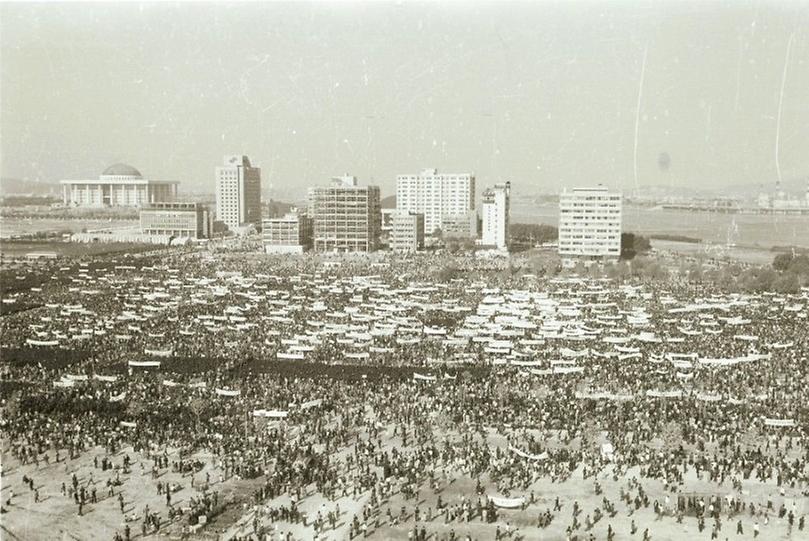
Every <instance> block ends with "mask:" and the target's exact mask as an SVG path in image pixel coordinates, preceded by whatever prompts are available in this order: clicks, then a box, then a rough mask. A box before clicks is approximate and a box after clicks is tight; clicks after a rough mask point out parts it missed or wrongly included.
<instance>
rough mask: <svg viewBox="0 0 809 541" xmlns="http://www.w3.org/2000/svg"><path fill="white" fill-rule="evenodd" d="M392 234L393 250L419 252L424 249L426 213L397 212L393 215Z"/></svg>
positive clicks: (391, 243)
mask: <svg viewBox="0 0 809 541" xmlns="http://www.w3.org/2000/svg"><path fill="white" fill-rule="evenodd" d="M392 218H393V219H392V222H393V229H392V230H391V234H390V249H391V251H392V252H403V253H405V252H417V251H419V250H423V249H424V215H423V214H416V213H415V212H396V213H395V214H393V217H392Z"/></svg>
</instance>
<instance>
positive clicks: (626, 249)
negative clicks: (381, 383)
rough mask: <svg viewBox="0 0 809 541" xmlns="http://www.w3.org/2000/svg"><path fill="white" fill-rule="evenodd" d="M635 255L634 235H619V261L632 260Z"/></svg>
mask: <svg viewBox="0 0 809 541" xmlns="http://www.w3.org/2000/svg"><path fill="white" fill-rule="evenodd" d="M636 254H637V252H636V251H635V234H634V233H621V259H634V257H635V255H636Z"/></svg>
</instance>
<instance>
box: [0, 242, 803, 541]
mask: <svg viewBox="0 0 809 541" xmlns="http://www.w3.org/2000/svg"><path fill="white" fill-rule="evenodd" d="M450 267H452V268H456V269H464V271H463V272H462V273H461V275H460V276H454V275H453V276H450V277H448V276H447V273H446V272H441V269H447V268H450ZM50 271H51V272H52V274H53V276H54V279H53V280H51V283H47V282H45V283H42V285H41V287H39V286H37V287H34V288H33V289H31V290H27V291H21V292H19V293H18V294H17V295H18V297H19V298H18V302H24V303H26V304H27V305H31V306H35V308H32V309H28V310H24V311H20V312H16V313H13V314H9V315H6V316H4V317H2V318H1V319H0V344H1V345H2V347H3V352H4V357H5V360H4V362H3V368H2V370H3V373H2V381H0V383H2V385H3V389H4V392H3V407H4V415H3V419H2V422H1V423H2V434H3V445H4V447H3V454H4V461H3V462H4V464H5V463H6V462H7V461H6V460H5V458H6V456H8V457H13V459H14V460H15V461H17V462H18V463H19V464H20V465H21V466H26V467H30V465H32V464H33V465H34V472H36V471H37V470H39V469H40V468H46V467H48V466H50V465H51V464H56V465H57V466H59V468H61V465H62V464H64V469H61V470H60V469H57V470H55V471H61V473H60V475H62V476H63V477H64V482H63V489H62V491H61V492H62V494H61V495H59V496H57V497H61V498H64V499H65V500H67V501H72V502H73V503H72V505H73V506H75V510H76V514H77V515H82V516H83V515H84V514H85V513H86V511H87V509H88V508H92V507H93V506H96V505H100V503H99V502H103V501H104V500H105V499H107V498H114V499H115V500H114V501H117V502H118V507H119V508H120V513H121V517H122V519H123V522H124V523H126V526H125V528H120V529H119V530H116V531H115V532H113V534H112V535H111V536H110V537H113V536H114V537H115V538H116V539H130V538H131V536H132V535H133V533H132V531H131V530H132V529H135V530H136V531H139V532H140V533H141V535H143V536H146V535H151V534H152V533H154V532H163V531H166V529H171V528H180V529H184V530H186V531H188V529H189V528H190V527H193V528H194V530H193V531H199V528H203V527H205V526H206V524H209V523H210V522H211V521H215V520H216V519H217V517H219V516H221V515H222V514H223V513H225V511H226V510H227V509H228V508H229V507H233V505H234V501H231V500H229V499H228V497H225V496H224V495H223V493H222V492H221V490H222V487H224V486H225V485H227V484H228V483H229V482H231V481H232V480H234V479H235V480H241V481H244V482H249V483H250V494H251V496H250V498H249V499H248V500H249V509H250V511H249V512H247V511H245V515H244V516H245V517H248V518H249V520H248V521H247V522H246V523H245V524H242V525H240V528H239V529H238V531H235V533H234V531H231V532H230V533H231V534H232V535H233V536H234V538H238V537H243V538H246V539H277V538H290V536H292V535H293V534H292V532H293V530H294V531H298V530H295V528H301V527H305V528H307V530H306V531H308V532H309V534H308V535H309V536H312V535H314V536H319V537H327V536H329V535H335V532H337V530H338V528H339V527H340V526H339V525H340V524H342V525H343V526H342V527H344V528H345V532H346V535H348V536H349V537H351V538H354V537H358V536H359V537H365V536H372V535H375V534H380V532H382V531H384V528H404V529H407V531H408V532H409V538H411V539H426V538H428V537H430V536H436V537H438V538H448V539H461V538H463V535H466V534H465V533H464V534H462V533H457V534H456V530H457V531H458V532H474V531H475V530H474V529H473V528H468V527H467V526H468V525H470V524H485V525H491V527H492V528H494V529H493V530H492V531H493V535H494V536H495V537H496V538H498V539H499V538H504V537H506V536H509V537H510V536H513V535H514V531H515V530H516V529H517V528H518V526H517V525H516V522H519V523H520V524H521V526H519V527H520V528H521V529H523V530H525V529H526V528H539V529H543V530H544V529H547V528H562V531H564V535H565V536H567V537H568V538H570V539H589V538H596V537H598V538H601V537H602V536H606V538H608V539H612V538H613V537H614V536H615V535H619V536H620V535H626V534H627V533H630V534H636V531H637V534H636V535H638V536H639V538H645V539H654V538H655V536H656V535H659V534H660V533H661V532H665V531H666V529H667V528H672V527H675V526H674V525H678V524H684V523H687V522H688V521H692V522H693V524H694V525H695V526H696V528H697V529H698V531H699V532H702V531H703V530H704V529H708V530H710V532H711V537H717V536H719V532H720V531H722V529H723V528H725V529H726V530H727V529H733V530H734V531H736V533H737V535H741V534H743V532H747V533H748V534H749V535H750V536H753V535H758V533H755V534H754V532H760V531H765V532H766V531H773V529H772V528H773V526H772V525H770V523H771V522H775V523H778V524H782V525H783V527H784V528H785V529H788V531H790V532H792V531H793V530H795V531H801V532H803V531H804V527H805V515H806V513H808V512H809V508H807V506H806V503H805V502H806V501H809V500H807V498H809V467H807V461H809V386H807V360H806V352H807V351H809V324H808V323H809V321H807V314H809V308H807V305H808V304H809V302H807V299H809V295H807V293H803V295H770V294H762V295H723V294H721V293H719V292H717V291H712V290H711V289H710V288H707V287H703V286H700V285H699V284H693V283H688V282H674V281H666V282H663V283H652V284H643V285H629V286H618V285H616V284H613V283H611V282H609V281H607V280H598V281H596V280H580V279H575V278H569V279H542V278H537V277H535V276H532V275H529V274H526V273H524V272H520V271H519V270H518V269H514V268H510V267H509V264H508V263H505V262H503V261H478V260H475V259H473V258H469V259H465V260H462V261H461V260H459V259H458V258H454V259H450V258H448V257H446V256H424V257H422V258H417V259H414V260H407V259H405V260H394V261H390V260H385V259H363V258H356V259H348V258H347V259H343V260H335V261H334V262H329V263H326V261H324V260H323V259H321V258H319V257H303V258H301V257H298V258H276V259H272V260H270V261H267V260H266V259H258V258H256V259H249V258H245V257H244V256H243V255H239V254H235V255H233V256H228V257H222V258H217V259H216V260H211V259H209V258H208V257H206V256H205V255H200V254H184V255H183V256H182V257H170V256H167V257H166V258H164V259H163V260H161V261H160V262H159V264H158V263H156V262H155V261H150V260H147V259H139V260H127V261H109V262H107V263H106V264H103V265H100V264H92V265H82V264H76V265H70V266H64V267H59V268H56V267H54V268H51V269H50ZM17 272H20V271H17ZM453 274H454V273H453ZM63 349H65V350H66V349H71V350H74V351H81V352H83V353H84V355H83V356H82V357H81V358H80V359H78V360H75V362H71V363H70V364H68V365H66V366H65V365H63V364H60V363H55V362H49V361H48V359H50V358H58V357H59V352H60V351H62V350H63ZM32 351H33V352H36V353H35V354H32V353H31V352H32ZM32 355H33V356H32ZM49 356H50V357H49ZM36 358H39V359H41V360H40V361H36V362H35V361H34V360H33V359H36ZM15 359H16V360H15ZM335 367H337V368H335ZM88 453H91V454H93V457H94V460H93V468H92V473H91V474H90V476H89V477H87V476H76V474H75V469H73V470H71V468H72V467H73V468H75V467H74V466H71V464H75V461H76V460H77V459H78V458H79V457H81V456H86V455H87V454H88ZM26 471H27V470H26ZM167 472H171V473H172V474H176V475H179V476H181V479H182V482H176V481H175V482H168V481H164V480H162V479H161V476H162V475H163V474H164V473H167ZM33 475H37V474H36V473H34V474H33ZM131 475H140V476H142V477H144V478H146V479H150V480H149V482H150V483H152V485H151V486H153V487H154V491H155V493H156V494H157V495H158V496H160V498H161V506H160V507H159V508H154V507H152V508H149V507H148V506H147V507H146V508H138V506H137V505H135V506H134V508H132V507H131V505H130V504H131V503H132V502H136V501H138V494H135V493H132V492H131V491H129V492H128V491H127V484H126V482H125V479H126V478H129V476H131ZM80 477H81V479H82V480H81V481H80V480H79V478H80ZM122 479H124V480H122ZM574 480H578V481H579V482H581V483H583V485H582V486H587V487H588V488H587V494H588V499H587V501H588V502H593V501H594V502H596V504H597V505H595V506H594V507H593V506H592V503H590V504H589V505H590V507H586V505H587V504H584V503H582V504H580V503H579V501H578V500H579V499H581V500H582V501H585V499H584V497H582V498H576V497H575V495H574V496H571V497H570V498H563V499H562V500H560V499H559V497H556V498H555V500H553V499H552V498H551V497H550V495H549V494H548V493H547V492H545V493H542V491H541V490H540V489H539V488H538V487H547V486H553V485H557V484H563V483H566V482H572V481H574ZM22 482H23V484H22V487H23V488H22V491H26V490H27V491H28V492H31V493H33V492H34V490H35V485H34V482H33V481H32V480H31V479H30V478H29V477H25V478H23V479H22ZM82 483H83V484H82ZM98 483H103V487H104V488H103V490H97V488H96V485H97V484H98ZM463 483H468V485H466V484H463ZM4 484H5V483H4ZM462 485H463V486H467V487H468V490H467V489H463V490H462V491H461V492H462V493H461V494H458V495H456V492H457V491H459V490H461V489H459V488H457V487H459V486H462ZM9 486H10V490H14V491H15V492H13V493H12V492H8V495H6V494H4V498H3V512H4V513H16V512H22V511H20V510H19V509H16V505H15V504H16V502H18V501H19V499H20V498H21V496H19V492H17V491H18V490H19V488H20V485H19V483H18V482H17V481H15V482H13V483H11V484H10V485H9ZM188 489H191V490H192V491H193V492H192V494H193V496H191V497H190V498H186V501H185V502H183V504H182V505H179V504H176V500H175V498H176V496H175V494H177V493H179V492H181V491H184V490H188ZM425 494H428V495H429V497H426V498H425V496H424V495H425ZM450 495H451V497H450ZM765 495H766V496H765ZM315 497H317V498H320V499H322V501H323V504H322V507H321V508H320V509H319V510H318V512H317V513H316V514H314V516H310V513H307V512H306V511H304V510H303V504H302V502H308V501H312V498H315ZM33 498H34V505H35V506H43V505H47V502H44V503H43V502H40V501H39V500H40V497H39V495H34V496H33ZM552 500H553V505H552V506H551V505H550V503H551V501H552ZM346 502H355V505H352V506H349V505H348V504H347V503H346ZM433 504H434V505H433ZM645 512H648V513H653V514H654V515H653V516H655V517H656V519H655V520H656V522H655V523H654V524H651V525H648V526H644V527H643V528H642V529H640V528H638V527H637V526H636V523H635V521H636V520H638V521H640V518H639V516H640V514H642V513H645ZM526 516H529V517H530V520H529V519H526V518H525V517H526ZM83 519H84V520H92V518H91V517H89V516H88V517H83ZM619 519H628V520H629V522H630V526H629V527H628V528H626V530H627V531H622V530H620V529H619V528H620V527H619V523H620V522H619ZM526 520H528V524H526ZM514 521H516V522H514ZM624 521H626V520H624ZM657 521H659V522H657ZM605 524H606V526H605ZM644 524H645V523H644ZM346 526H347V527H346ZM599 528H600V529H599ZM340 531H343V530H340ZM486 531H488V530H486ZM595 532H602V533H599V535H598V536H596V533H595ZM616 532H617V533H616ZM706 534H707V532H706ZM380 535H381V534H380ZM722 535H723V536H726V535H727V532H725V533H723V534H722ZM472 536H473V537H477V538H486V536H485V535H484V536H483V537H480V536H475V535H474V534H472ZM529 537H530V536H529Z"/></svg>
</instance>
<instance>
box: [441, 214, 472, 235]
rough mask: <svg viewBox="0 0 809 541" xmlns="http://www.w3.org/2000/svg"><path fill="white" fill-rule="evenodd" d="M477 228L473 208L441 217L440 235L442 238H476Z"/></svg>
mask: <svg viewBox="0 0 809 541" xmlns="http://www.w3.org/2000/svg"><path fill="white" fill-rule="evenodd" d="M478 229H479V227H478V213H477V212H476V211H474V210H472V211H469V212H467V213H466V214H448V215H446V216H442V217H441V235H442V236H443V237H444V238H464V239H476V238H477V236H478Z"/></svg>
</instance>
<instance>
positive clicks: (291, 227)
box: [261, 209, 313, 254]
mask: <svg viewBox="0 0 809 541" xmlns="http://www.w3.org/2000/svg"><path fill="white" fill-rule="evenodd" d="M312 232H313V226H312V219H311V218H309V217H308V216H307V215H306V214H305V213H303V212H300V211H298V210H296V209H293V210H291V211H290V212H288V213H287V214H285V215H284V216H282V217H281V218H269V219H266V220H264V221H263V222H262V232H261V235H262V238H263V240H264V251H265V252H266V253H268V254H301V253H303V252H305V251H307V250H309V249H311V248H312Z"/></svg>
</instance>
